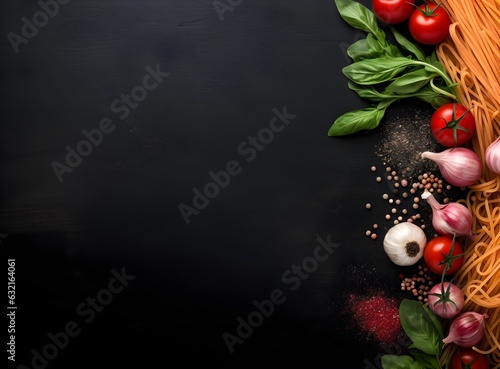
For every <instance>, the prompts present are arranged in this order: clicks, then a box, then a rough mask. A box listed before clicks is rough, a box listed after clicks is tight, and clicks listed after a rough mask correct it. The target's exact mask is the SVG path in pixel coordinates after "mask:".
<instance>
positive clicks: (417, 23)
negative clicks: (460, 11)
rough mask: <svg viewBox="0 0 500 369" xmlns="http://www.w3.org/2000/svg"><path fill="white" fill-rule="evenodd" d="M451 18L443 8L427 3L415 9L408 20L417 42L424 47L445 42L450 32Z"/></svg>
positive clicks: (411, 32)
mask: <svg viewBox="0 0 500 369" xmlns="http://www.w3.org/2000/svg"><path fill="white" fill-rule="evenodd" d="M450 25H451V18H450V16H449V15H448V12H447V11H446V10H445V9H444V8H443V7H442V6H441V4H439V5H436V4H433V3H425V4H422V5H419V6H417V7H415V9H414V10H413V12H412V13H411V15H410V18H409V19H408V28H409V30H410V34H411V35H412V37H413V38H414V39H415V41H417V42H419V43H421V44H424V45H436V44H438V43H440V42H442V41H444V40H445V38H446V37H447V36H448V34H449V32H450Z"/></svg>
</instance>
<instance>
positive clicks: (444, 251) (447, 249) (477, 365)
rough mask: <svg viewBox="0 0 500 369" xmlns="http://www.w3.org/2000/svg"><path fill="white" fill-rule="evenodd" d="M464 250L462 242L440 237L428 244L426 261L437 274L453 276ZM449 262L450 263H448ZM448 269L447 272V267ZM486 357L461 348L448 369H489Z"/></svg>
mask: <svg viewBox="0 0 500 369" xmlns="http://www.w3.org/2000/svg"><path fill="white" fill-rule="evenodd" d="M463 253H464V248H463V246H462V244H461V243H460V242H458V241H457V240H453V238H452V237H449V236H438V237H434V238H432V239H431V240H430V241H429V242H427V244H426V246H425V248H424V256H423V257H424V261H425V263H426V265H427V267H428V268H429V270H430V271H431V272H433V273H435V274H438V275H442V273H443V272H444V273H445V275H452V274H454V273H456V272H457V271H458V270H459V269H460V268H461V267H462V265H463V261H464V259H463ZM447 260H448V263H446V261H447ZM446 265H448V269H447V270H446V271H445V266H446ZM489 368H490V364H489V362H488V359H487V358H486V356H485V355H483V354H481V353H479V352H477V351H475V350H474V349H473V348H469V347H460V348H459V350H457V351H456V352H455V353H454V355H453V356H452V357H451V359H450V362H449V366H448V369H489Z"/></svg>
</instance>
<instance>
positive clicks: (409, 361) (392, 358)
mask: <svg viewBox="0 0 500 369" xmlns="http://www.w3.org/2000/svg"><path fill="white" fill-rule="evenodd" d="M380 362H381V363H382V368H383V369H424V367H423V366H422V365H420V363H418V362H416V361H415V360H413V358H412V357H411V356H408V355H401V356H398V355H384V356H382V358H381V360H380Z"/></svg>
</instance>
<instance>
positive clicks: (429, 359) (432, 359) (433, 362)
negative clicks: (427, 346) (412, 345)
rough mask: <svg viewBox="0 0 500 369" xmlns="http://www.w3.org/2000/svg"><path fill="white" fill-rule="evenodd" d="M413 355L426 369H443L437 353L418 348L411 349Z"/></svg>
mask: <svg viewBox="0 0 500 369" xmlns="http://www.w3.org/2000/svg"><path fill="white" fill-rule="evenodd" d="M410 353H411V355H412V356H413V357H414V358H415V361H416V362H418V363H419V364H420V365H422V367H424V368H425V369H442V367H441V365H440V364H439V360H438V359H437V355H429V354H426V353H425V352H423V351H420V350H417V349H410Z"/></svg>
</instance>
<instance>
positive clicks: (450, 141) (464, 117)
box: [430, 103, 476, 147]
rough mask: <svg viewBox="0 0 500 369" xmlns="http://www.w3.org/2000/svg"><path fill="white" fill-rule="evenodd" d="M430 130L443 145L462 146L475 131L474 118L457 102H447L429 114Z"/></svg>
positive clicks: (468, 110)
mask: <svg viewBox="0 0 500 369" xmlns="http://www.w3.org/2000/svg"><path fill="white" fill-rule="evenodd" d="M430 126H431V131H432V134H433V136H434V138H435V139H436V140H437V141H438V142H439V143H440V144H441V145H443V146H446V147H455V146H463V145H464V144H465V143H466V142H468V141H469V140H470V139H471V138H472V136H473V135H474V132H475V131H476V120H475V118H474V115H473V114H472V113H471V111H470V108H469V109H467V108H466V107H465V106H464V105H462V104H459V103H448V104H444V105H442V106H440V107H439V108H437V109H436V110H435V111H434V113H433V114H432V116H431V124H430Z"/></svg>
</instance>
